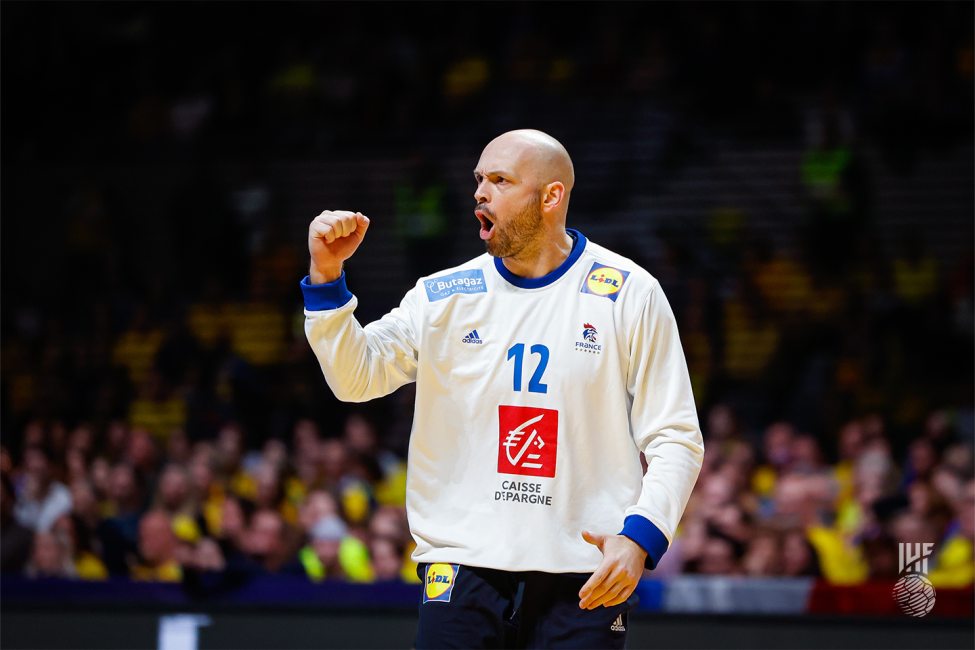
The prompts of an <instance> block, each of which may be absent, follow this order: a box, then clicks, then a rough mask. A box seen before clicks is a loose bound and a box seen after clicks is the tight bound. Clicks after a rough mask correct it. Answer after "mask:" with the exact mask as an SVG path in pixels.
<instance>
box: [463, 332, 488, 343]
mask: <svg viewBox="0 0 975 650" xmlns="http://www.w3.org/2000/svg"><path fill="white" fill-rule="evenodd" d="M460 342H461V343H472V344H474V345H483V344H484V341H482V340H481V337H480V336H478V335H477V330H471V333H470V334H468V335H467V336H465V337H464V338H462V339H461V340H460Z"/></svg>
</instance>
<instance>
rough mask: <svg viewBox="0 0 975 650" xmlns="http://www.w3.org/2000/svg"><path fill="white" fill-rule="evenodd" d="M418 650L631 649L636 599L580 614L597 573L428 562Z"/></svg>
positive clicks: (424, 567)
mask: <svg viewBox="0 0 975 650" xmlns="http://www.w3.org/2000/svg"><path fill="white" fill-rule="evenodd" d="M417 574H418V575H419V577H420V579H421V580H423V583H424V589H423V595H422V596H421V598H420V623H419V626H418V627H417V632H416V648H417V650H424V649H425V648H623V647H625V644H626V630H627V615H628V614H629V613H630V612H632V611H633V610H634V609H636V606H637V604H639V602H640V600H639V598H638V597H637V595H636V594H635V593H634V594H633V595H631V596H630V597H629V599H627V601H626V602H625V603H621V604H619V605H616V606H614V607H598V608H596V609H593V610H586V609H579V590H580V589H582V586H583V585H584V584H586V581H587V580H588V579H589V577H590V575H591V574H585V573H542V572H540V571H523V572H510V571H499V570H497V569H483V568H480V567H470V566H464V565H458V564H420V565H419V566H418V567H417Z"/></svg>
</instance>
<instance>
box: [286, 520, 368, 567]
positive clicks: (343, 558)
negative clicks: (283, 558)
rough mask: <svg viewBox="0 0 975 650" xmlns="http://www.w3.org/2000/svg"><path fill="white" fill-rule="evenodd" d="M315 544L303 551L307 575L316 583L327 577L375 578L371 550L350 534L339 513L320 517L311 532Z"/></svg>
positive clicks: (302, 557)
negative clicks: (338, 515)
mask: <svg viewBox="0 0 975 650" xmlns="http://www.w3.org/2000/svg"><path fill="white" fill-rule="evenodd" d="M309 533H310V537H311V543H310V544H309V545H307V546H305V547H304V548H302V549H301V551H300V552H299V555H298V557H299V559H300V561H301V564H302V566H303V567H304V571H305V574H306V575H307V576H308V577H309V578H310V579H311V580H312V581H314V582H321V581H322V580H325V579H330V580H348V581H350V582H372V581H373V580H375V577H376V576H375V573H374V571H373V567H372V566H371V565H370V562H369V550H368V548H367V547H366V545H365V544H363V543H362V541H361V540H359V539H358V538H357V537H355V536H353V535H351V534H349V529H348V527H347V526H346V525H345V523H344V522H343V521H342V520H341V519H340V518H339V517H337V516H335V515H329V516H326V517H324V518H322V519H319V520H318V521H317V522H316V523H315V525H314V527H313V528H312V529H311V531H309Z"/></svg>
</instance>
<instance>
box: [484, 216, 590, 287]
mask: <svg viewBox="0 0 975 650" xmlns="http://www.w3.org/2000/svg"><path fill="white" fill-rule="evenodd" d="M574 244H575V240H574V239H573V238H572V237H571V236H570V235H569V233H567V232H566V231H565V227H564V226H562V227H559V228H558V230H557V231H556V232H554V233H552V235H551V236H548V237H545V238H543V239H541V242H540V244H539V245H538V246H529V247H527V248H526V249H525V250H524V251H522V252H521V253H518V254H517V255H512V256H511V257H503V258H501V262H502V263H503V264H504V266H505V268H506V269H508V270H509V271H511V272H512V273H514V274H515V275H517V276H518V277H520V278H525V279H527V280H534V279H537V278H541V277H544V276H546V275H548V274H549V273H551V272H552V271H554V270H555V269H557V268H559V266H560V265H561V264H562V262H564V261H565V260H566V258H568V257H569V254H570V253H571V252H572V246H573V245H574Z"/></svg>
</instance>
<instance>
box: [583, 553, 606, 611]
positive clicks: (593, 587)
mask: <svg viewBox="0 0 975 650" xmlns="http://www.w3.org/2000/svg"><path fill="white" fill-rule="evenodd" d="M609 573H610V568H609V565H608V564H607V562H606V561H605V560H603V561H602V562H601V563H600V564H599V567H598V568H597V569H596V572H595V573H593V574H592V575H591V576H590V577H589V580H587V581H586V584H584V585H582V589H580V590H579V598H581V599H582V600H581V602H580V603H579V606H580V607H582V608H583V609H585V607H586V606H587V605H588V604H589V603H590V602H592V600H594V599H595V598H598V597H599V596H601V595H602V594H603V593H604V592H605V591H606V589H608V588H609V584H607V579H608V578H609Z"/></svg>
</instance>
